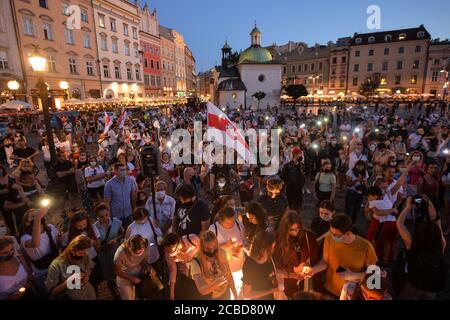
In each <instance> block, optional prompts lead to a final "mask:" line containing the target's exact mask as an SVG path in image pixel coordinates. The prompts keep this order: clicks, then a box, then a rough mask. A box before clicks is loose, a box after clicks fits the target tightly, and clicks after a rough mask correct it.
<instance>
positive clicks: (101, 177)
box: [84, 157, 106, 201]
mask: <svg viewBox="0 0 450 320" xmlns="http://www.w3.org/2000/svg"><path fill="white" fill-rule="evenodd" d="M105 177H106V174H105V171H104V170H103V168H102V166H101V165H99V164H98V163H97V158H95V157H91V158H90V159H89V166H87V167H85V168H84V178H85V179H86V182H87V190H88V192H89V195H90V196H91V198H92V199H94V200H97V201H100V200H101V199H102V198H103V193H104V190H105Z"/></svg>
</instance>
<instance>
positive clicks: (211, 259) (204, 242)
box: [189, 231, 238, 300]
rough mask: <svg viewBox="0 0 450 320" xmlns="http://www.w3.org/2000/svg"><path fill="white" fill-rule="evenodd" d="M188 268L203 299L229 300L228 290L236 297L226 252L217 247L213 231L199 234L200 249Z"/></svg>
mask: <svg viewBox="0 0 450 320" xmlns="http://www.w3.org/2000/svg"><path fill="white" fill-rule="evenodd" d="M189 268H190V275H189V276H190V277H191V278H192V280H194V282H195V286H196V288H197V290H198V291H199V293H200V294H201V296H202V298H203V299H204V300H210V299H212V300H229V299H230V291H231V292H232V293H233V296H234V298H235V299H238V295H237V291H236V287H235V285H234V280H233V276H232V274H231V271H230V267H229V264H228V258H227V253H226V252H225V250H223V249H222V248H220V247H219V243H218V241H217V237H216V235H215V234H214V232H212V231H205V232H202V233H201V234H200V249H199V251H198V253H197V255H196V256H195V257H194V258H193V260H192V261H191V262H190V263H189Z"/></svg>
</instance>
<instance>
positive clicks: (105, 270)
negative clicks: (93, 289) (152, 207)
mask: <svg viewBox="0 0 450 320" xmlns="http://www.w3.org/2000/svg"><path fill="white" fill-rule="evenodd" d="M94 212H95V215H96V218H97V222H96V223H95V224H94V226H95V227H96V228H97V230H98V232H99V234H100V236H99V241H100V245H101V250H100V252H99V253H98V262H99V264H100V265H101V271H102V276H103V280H104V281H106V282H107V284H108V289H109V291H110V292H111V295H112V296H113V297H114V298H116V299H117V298H118V297H117V295H116V284H115V278H116V274H115V271H114V263H113V259H114V254H115V252H116V250H117V248H118V247H119V245H120V242H121V241H122V239H123V235H124V230H123V227H122V221H120V220H119V219H117V218H112V217H111V213H110V211H109V208H108V207H107V206H106V205H105V204H104V203H100V204H98V205H97V206H96V207H95V209H94Z"/></svg>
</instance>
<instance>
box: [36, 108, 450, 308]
mask: <svg viewBox="0 0 450 320" xmlns="http://www.w3.org/2000/svg"><path fill="white" fill-rule="evenodd" d="M414 113H415V115H416V116H417V112H414ZM399 115H400V116H403V117H405V116H406V114H405V112H404V111H403V110H400V112H399ZM28 139H29V142H30V145H31V146H33V147H36V146H37V137H36V135H29V137H28ZM37 164H38V166H39V167H40V169H41V172H40V174H39V176H38V178H39V179H40V180H41V181H42V182H44V183H46V181H47V177H46V174H45V173H44V172H45V169H44V167H43V164H42V161H41V160H40V159H38V161H37ZM55 202H56V203H55V204H54V206H53V208H52V210H51V211H50V213H49V217H48V221H49V222H50V223H53V224H55V225H59V224H61V213H62V212H61V209H60V208H61V203H60V202H59V199H55ZM80 206H81V205H80ZM335 206H336V209H337V212H338V213H339V212H344V194H338V196H337V199H336V203H335ZM301 215H302V218H303V223H304V225H305V226H306V227H307V228H309V226H310V223H311V220H312V219H313V218H314V217H315V216H317V215H318V210H317V208H316V207H315V200H314V199H313V198H312V196H311V195H309V194H307V193H305V194H304V201H303V207H302V209H301ZM367 226H368V222H367V221H366V220H365V218H364V217H363V215H362V213H361V215H360V217H359V219H358V224H357V225H356V227H357V229H358V231H359V232H360V233H361V234H365V232H366V230H367ZM399 242H400V239H399ZM447 243H450V241H449V240H448V239H447ZM445 258H446V261H447V263H448V264H449V265H450V250H449V249H447V251H446V255H445ZM449 272H450V270H449ZM449 278H450V277H449ZM99 299H102V300H109V299H112V297H111V295H110V294H109V291H108V290H107V288H106V285H105V283H104V284H102V285H101V286H100V288H99ZM441 299H445V300H450V281H449V282H448V283H447V287H446V289H445V290H444V291H443V293H442V295H441Z"/></svg>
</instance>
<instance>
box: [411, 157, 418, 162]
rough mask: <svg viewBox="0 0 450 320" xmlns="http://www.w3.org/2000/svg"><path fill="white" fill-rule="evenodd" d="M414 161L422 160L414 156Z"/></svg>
mask: <svg viewBox="0 0 450 320" xmlns="http://www.w3.org/2000/svg"><path fill="white" fill-rule="evenodd" d="M412 159H413V161H415V162H419V161H420V157H412Z"/></svg>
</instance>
